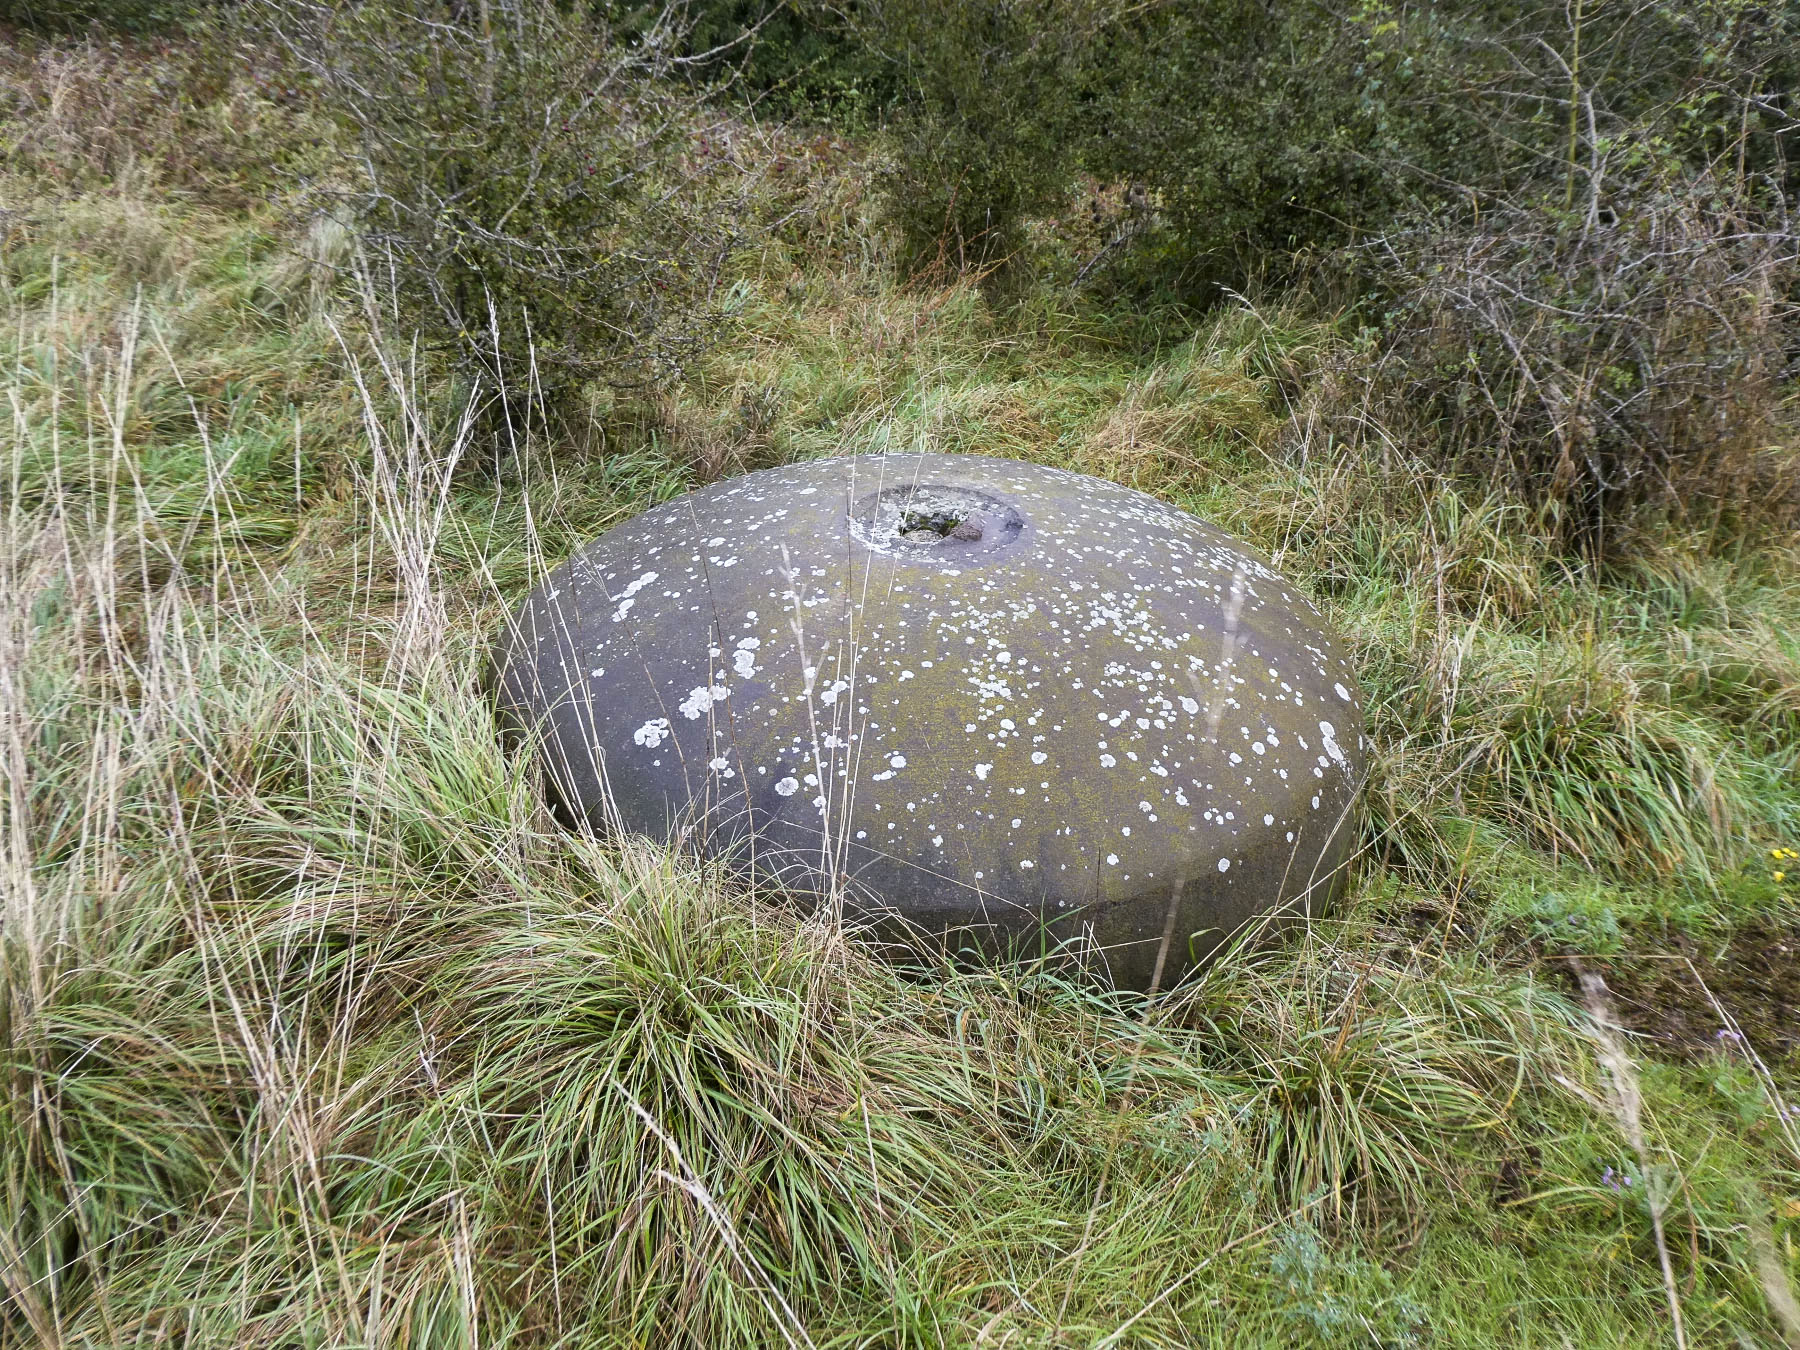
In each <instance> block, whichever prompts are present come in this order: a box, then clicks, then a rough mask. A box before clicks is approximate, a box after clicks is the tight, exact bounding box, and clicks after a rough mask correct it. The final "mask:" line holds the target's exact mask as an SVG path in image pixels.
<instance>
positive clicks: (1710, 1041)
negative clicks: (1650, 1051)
mask: <svg viewBox="0 0 1800 1350" xmlns="http://www.w3.org/2000/svg"><path fill="white" fill-rule="evenodd" d="M1690 962H1692V967H1691V968H1690V966H1689V963H1690ZM1548 964H1549V965H1550V966H1551V967H1552V968H1554V969H1555V970H1557V971H1558V972H1559V974H1560V977H1561V978H1562V979H1563V980H1564V981H1566V983H1567V986H1568V988H1569V990H1570V992H1571V993H1572V994H1574V995H1575V996H1576V997H1579V996H1580V986H1579V982H1578V981H1579V971H1580V970H1582V969H1587V970H1592V971H1595V972H1597V973H1599V974H1600V975H1601V976H1602V977H1603V978H1604V979H1605V980H1606V984H1607V987H1608V988H1609V989H1610V990H1611V991H1612V996H1613V1006H1614V1009H1615V1010H1616V1012H1617V1014H1618V1017H1619V1020H1620V1022H1622V1023H1623V1024H1624V1025H1625V1027H1626V1028H1627V1029H1628V1030H1630V1031H1632V1032H1634V1033H1636V1034H1637V1035H1639V1036H1642V1037H1643V1038H1644V1039H1645V1040H1647V1041H1649V1042H1650V1043H1651V1044H1652V1045H1654V1046H1655V1047H1656V1048H1657V1049H1659V1050H1661V1051H1663V1052H1665V1053H1668V1054H1673V1055H1678V1056H1682V1057H1690V1056H1693V1055H1695V1054H1698V1053H1699V1052H1701V1051H1703V1050H1712V1049H1716V1048H1717V1047H1718V1044H1719V1041H1720V1035H1719V1033H1720V1032H1721V1031H1723V1030H1726V1026H1725V1023H1724V1021H1723V1019H1721V1018H1720V1016H1719V1013H1718V1011H1717V1010H1716V1009H1715V1008H1714V1007H1713V1004H1712V1000H1711V999H1709V998H1708V997H1707V990H1711V991H1712V995H1713V997H1714V998H1716V999H1718V1001H1719V1002H1720V1003H1721V1004H1722V1005H1723V1006H1724V1008H1725V1010H1726V1011H1727V1012H1728V1013H1730V1014H1731V1016H1732V1017H1733V1018H1735V1019H1736V1021H1737V1026H1738V1029H1739V1030H1740V1031H1742V1032H1743V1034H1744V1036H1745V1037H1746V1038H1747V1039H1748V1040H1749V1042H1750V1044H1751V1045H1752V1046H1754V1047H1755V1048H1756V1050H1757V1052H1758V1053H1759V1054H1761V1055H1762V1056H1763V1057H1764V1058H1765V1059H1767V1060H1769V1061H1771V1062H1774V1061H1777V1060H1786V1059H1789V1058H1790V1057H1794V1056H1797V1055H1800V926H1791V925H1781V924H1775V923H1769V922H1758V923H1753V924H1747V925H1745V926H1744V927H1743V928H1740V929H1739V930H1738V931H1737V932H1736V933H1734V934H1733V935H1732V937H1731V939H1730V941H1729V942H1726V943H1723V944H1721V943H1719V942H1716V941H1715V942H1712V943H1701V942H1698V941H1696V940H1694V939H1693V938H1689V937H1686V936H1677V937H1675V938H1674V940H1673V941H1672V943H1671V944H1670V946H1669V948H1668V949H1667V950H1665V951H1661V952H1653V953H1651V952H1645V953H1637V954H1633V955H1627V956H1613V957H1604V958H1602V957H1591V956H1589V957H1581V958H1580V959H1579V960H1576V959H1569V958H1565V959H1552V960H1551V961H1550V962H1549V963H1548ZM1696 972H1697V973H1698V975H1699V979H1695V974H1696ZM1702 984H1704V986H1705V987H1704V988H1702V987H1701V986H1702Z"/></svg>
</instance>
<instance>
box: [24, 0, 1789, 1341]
mask: <svg viewBox="0 0 1800 1350" xmlns="http://www.w3.org/2000/svg"><path fill="white" fill-rule="evenodd" d="M0 23H4V24H5V25H6V26H5V27H4V28H0V38H3V39H4V40H3V41H0V98H3V99H4V104H3V105H0V306H3V307H4V311H5V314H6V318H7V321H8V323H7V335H6V338H5V359H4V364H3V368H0V388H3V389H4V393H5V411H4V417H5V433H4V439H3V440H0V444H3V445H4V456H5V458H4V465H3V468H4V473H3V474H0V508H3V510H0V762H3V764H4V775H5V784H6V792H5V794H4V796H3V797H0V898H3V900H4V906H5V908H4V918H3V923H4V928H3V931H0V954H3V961H0V986H3V988H0V994H3V997H0V1079H3V1081H4V1085H5V1092H4V1096H3V1098H0V1103H3V1104H0V1110H3V1111H4V1113H5V1118H4V1121H0V1343H4V1344H8V1345H11V1344H17V1345H21V1346H25V1345H70V1346H77V1345H94V1346H101V1345H105V1346H113V1345H127V1344H140V1343H141V1344H164V1345H184V1346H201V1345H207V1346H210V1345H271V1346H275V1345H279V1346H297V1345H320V1346H324V1345H333V1346H339V1345H367V1346H376V1345H381V1346H390V1345H391V1346H425V1345H431V1346H437V1345H444V1346H465V1345H466V1346H474V1345H478V1344H481V1345H488V1344H503V1345H516V1346H538V1345H544V1346H575V1345H597V1346H598V1345H657V1346H660V1345H694V1346H705V1347H717V1346H724V1345H757V1346H761V1345H773V1344H786V1345H790V1346H800V1345H816V1346H825V1345H844V1346H851V1345H855V1346H868V1345H951V1344H953V1345H969V1346H983V1347H987V1346H992V1347H1001V1346H1011V1347H1024V1346H1050V1345H1069V1346H1107V1347H1112V1346H1126V1345H1133V1346H1137V1345H1141V1346H1163V1345H1188V1344H1221V1345H1232V1346H1238V1345H1253V1344H1270V1345H1291V1344H1297V1343H1298V1344H1305V1343H1320V1344H1329V1345H1340V1344H1343V1345H1350V1344H1375V1345H1384V1346H1407V1345H1420V1346H1423V1345H1469V1346H1488V1345H1496V1344H1520V1345H1546V1346H1563V1345H1584V1346H1585V1345H1634V1346H1635V1345H1644V1344H1655V1343H1669V1344H1682V1345H1731V1346H1741V1345H1754V1346H1775V1345H1782V1344H1788V1345H1800V1302H1797V1301H1796V1295H1795V1289H1796V1282H1797V1281H1800V1251H1797V1250H1796V1243H1797V1242H1800V1104H1797V1103H1800V533H1797V529H1800V474H1797V472H1796V470H1797V468H1800V462H1797V461H1800V430H1797V414H1800V408H1797V406H1796V397H1795V396H1796V373H1797V372H1796V362H1797V361H1800V317H1797V315H1796V308H1795V304H1796V300H1797V299H1800V291H1797V285H1800V270H1797V269H1800V248H1797V244H1800V239H1797V236H1796V231H1795V228H1794V224H1793V221H1792V212H1793V209H1794V207H1795V205H1796V191H1797V190H1800V180H1797V179H1796V175H1795V170H1794V167H1793V165H1792V161H1791V157H1792V155H1793V154H1794V151H1795V148H1796V144H1797V141H1796V138H1795V130H1796V115H1797V112H1800V109H1797V106H1796V96H1797V92H1800V7H1797V6H1796V5H1794V4H1793V3H1773V4H1751V3H1743V2H1742V0H1701V2H1700V3H1682V4H1659V3H1637V4H1631V5H1627V4H1621V3H1618V0H1570V3H1567V4H1564V3H1561V0H1558V3H1555V4H1548V3H1538V2H1537V0H1523V2H1522V3H1503V2H1502V0H1444V2H1443V3H1437V4H1386V3H1378V2H1376V0H1369V2H1368V3H1363V4H1360V5H1355V6H1351V5H1344V6H1337V7H1329V6H1323V5H1311V4H1293V5H1262V4H1256V3H1249V2H1248V0H1196V3H1191V4H1179V5H1178V4H1151V5H1143V4H1119V3H1112V2H1111V0H947V2H945V0H934V2H929V3H928V2H927V0H861V2H860V3H853V4H838V5H826V4H815V3H812V0H796V3H793V4H789V5H784V6H777V7H772V8H765V7H764V6H762V5H760V4H755V3H750V2H749V0H732V2H731V3H717V4H709V5H701V4H695V5H693V6H689V7H681V6H673V7H669V8H663V9H655V8H649V9H638V8H633V7H629V6H624V5H614V4H608V3H603V2H602V0H581V2H579V3H576V2H573V0H565V2H563V3H556V2H553V0H243V2H242V3H235V4H233V3H223V2H221V3H218V4H212V5H196V4H192V3H188V2H187V0H113V2H112V3H99V2H98V0H4V3H0ZM889 449H901V450H917V449H930V450H967V451H978V452H981V453H987V454H1001V455H1012V456H1018V457H1021V458H1030V459H1033V460H1038V461H1042V462H1049V463H1055V464H1059V465H1065V466H1069V467H1074V468H1078V469H1081V470H1084V471H1086V472H1090V473H1097V474H1102V475H1105V476H1108V477H1111V478H1115V479H1118V480H1120V481H1123V482H1128V483H1132V484H1134V485H1136V486H1138V487H1141V488H1143V489H1145V490H1147V491H1151V492H1154V493H1156V494H1158V495H1160V496H1162V497H1164V498H1166V499H1168V500H1171V501H1174V502H1177V503H1179V504H1181V505H1182V506H1184V507H1186V508H1188V509H1191V510H1193V511H1195V512H1197V513H1199V514H1202V515H1205V516H1207V517H1209V518H1212V519H1215V520H1217V521H1219V522H1221V523H1222V524H1224V525H1226V526H1227V527H1228V528H1230V529H1232V530H1234V531H1235V532H1237V533H1239V534H1240V535H1242V536H1244V537H1246V538H1248V539H1250V540H1251V541H1253V542H1254V543H1255V544H1256V545H1257V546H1258V547H1260V548H1261V549H1263V550H1264V551H1265V552H1266V553H1267V554H1269V556H1271V557H1272V558H1273V559H1274V560H1275V561H1276V562H1277V563H1278V565H1279V566H1281V567H1282V568H1283V569H1284V570H1285V571H1286V572H1287V573H1288V574H1289V575H1290V576H1292V577H1293V578H1294V579H1295V580H1296V581H1297V582H1298V583H1300V584H1301V585H1303V586H1305V587H1306V588H1307V589H1308V591H1309V592H1310V593H1311V594H1312V595H1313V596H1314V598H1315V599H1316V600H1317V601H1318V603H1319V604H1320V605H1321V606H1323V607H1324V608H1326V609H1327V610H1328V611H1329V612H1330V614H1331V616H1332V618H1333V620H1334V621H1335V622H1336V623H1337V624H1338V625H1340V626H1341V628H1342V629H1343V631H1344V632H1345V634H1346V635H1347V637H1348V639H1349V641H1350V642H1351V644H1352V645H1353V647H1354V649H1355V651H1356V655H1357V660H1358V664H1359V670H1360V674H1361V678H1362V681H1363V684H1364V687H1365V689H1366V690H1367V692H1368V695H1369V699H1370V713H1371V719H1372V723H1373V731H1374V734H1375V736H1376V739H1377V746H1378V750H1377V760H1376V767H1375V773H1374V776H1373V779H1372V781H1371V782H1370V785H1369V789H1368V803H1369V811H1368V819H1367V822H1366V827H1365V834H1366V839H1365V842H1366V845H1367V847H1366V849H1365V851H1364V855H1363V857H1362V859H1361V861H1360V862H1359V864H1358V870H1357V875H1356V879H1355V884H1354V886H1353V889H1352V895H1351V897H1350V899H1349V901H1348V902H1347V903H1346V905H1345V907H1344V909H1343V912H1342V913H1341V914H1340V915H1338V916H1336V917H1334V918H1333V919H1332V920H1330V921H1328V922H1320V923H1317V924H1314V925H1313V926H1312V927H1311V928H1310V929H1309V930H1308V931H1306V932H1305V933H1303V934H1300V935H1297V936H1294V937H1293V938H1291V939H1284V940H1282V941H1281V942H1278V943H1273V944H1270V945H1266V946H1262V947H1254V948H1247V949H1245V950H1243V951H1240V952H1237V953H1234V954H1233V955H1232V956H1231V957H1230V958H1228V959H1225V960H1222V961H1220V962H1218V963H1216V964H1215V965H1213V966H1212V967H1211V968H1209V969H1208V970H1207V971H1205V972H1203V973H1202V974H1200V975H1198V976H1196V977H1195V978H1193V979H1192V980H1191V981H1190V982H1189V983H1188V984H1187V985H1185V986H1184V987H1182V988H1180V989H1177V990H1174V991H1171V992H1169V993H1167V994H1165V995H1163V996H1162V997H1160V998H1158V999H1156V1000H1154V1001H1152V1002H1148V1003H1146V1002H1144V1001H1142V1000H1133V999H1127V998H1113V997H1108V996H1104V995H1102V994H1100V993H1097V992H1095V991H1092V990H1088V989H1085V988H1080V987H1074V986H1071V985H1069V984H1067V983H1066V982H1064V981H1063V980H1062V979H1061V978H1059V976H1058V975H1057V974H1056V972H1055V971H1054V970H1051V969H1040V968H1007V969H1001V970H992V969H968V970H957V969H945V970H942V971H935V972H929V973H928V977H927V978H919V974H918V972H900V971H895V970H893V969H891V968H888V967H886V966H883V965H881V964H879V963H877V962H874V961H872V960H871V959H869V957H868V956H867V955H866V954H865V953H864V952H862V951H861V950H860V949H859V948H858V946H857V944H856V942H855V940H854V937H853V936H846V935H845V934H843V933H841V932H837V931H833V930H832V929H830V928H829V926H827V925H826V924H824V923H823V922H821V921H818V920H808V919H805V918H804V917H802V916H800V915H798V914H797V913H795V912H794V910H793V909H791V908H790V907H788V906H787V905H785V904H784V903H783V901H782V897H781V896H779V895H776V894H772V893H771V894H763V893H751V892H749V891H747V890H746V889H745V887H744V884H743V883H742V882H741V881H740V880H737V879H734V878H731V877H728V876H723V875H719V874H715V873H713V872H711V871H709V870H708V869H707V868H705V867H704V866H702V865H700V864H698V863H696V862H695V861H694V860H692V859H689V858H684V857H681V856H676V855H672V854H671V853H670V852H669V851H668V850H666V849H664V848H661V847H659V846H654V845H652V844H650V843H648V842H646V841H642V840H603V839H594V838H589V837H584V836H577V835H570V834H567V833H564V832H563V831H561V830H560V829H558V828H557V827H556V826H555V824H554V823H553V822H552V821H551V820H550V819H549V818H548V817H547V815H546V814H545V812H544V811H543V809H542V807H541V805H540V804H539V802H538V800H537V798H536V795H535V790H534V784H533V781H532V778H531V774H530V769H529V765H527V764H525V763H522V762H518V761H515V760H511V759H509V758H508V757H507V756H506V755H505V754H504V753H503V751H502V749H501V747H500V746H499V745H498V744H497V743H496V740H495V736H494V731H493V725H492V720H491V717H490V716H489V712H488V709H487V708H486V706H485V704H484V702H483V700H482V698H481V696H480V694H479V689H478V685H479V679H478V674H479V668H480V664H481V660H482V656H483V654H484V644H485V641H486V639H487V636H488V635H489V634H490V633H491V632H492V631H493V630H494V628H495V627H496V625H497V624H498V623H499V621H500V618H501V616H502V615H503V614H504V612H505V611H506V609H507V607H508V606H509V605H510V604H512V603H515V602H516V601H517V599H518V598H519V597H520V596H521V595H522V593H523V592H524V590H525V589H527V588H528V587H529V586H530V585H531V583H532V582H533V580H534V579H536V578H537V577H539V576H541V575H542V574H543V572H544V570H545V569H546V568H548V567H550V566H553V565H555V563H557V562H558V561H560V559H561V558H563V557H564V556H566V555H567V554H568V553H569V552H570V551H571V550H572V549H573V548H574V547H575V546H577V545H578V544H579V543H580V542H582V541H584V540H586V539H587V538H590V537H592V536H593V535H594V534H595V533H597V532H598V531H600V530H602V529H604V528H606V527H607V526H608V525H610V524H612V523H615V522H616V521H618V520H621V519H624V518H625V517H627V516H629V515H631V514H633V513H635V512H637V511H639V510H641V509H642V508H643V507H644V506H646V505H648V504H650V503H652V502H654V501H658V500H662V499H666V498H667V497H669V496H672V495H674V494H676V493H679V492H681V491H683V490H685V489H687V488H689V487H691V486H694V485H695V484H698V483H702V482H706V481H710V480H712V479H716V478H718V477H721V476H724V475H728V474H732V473H736V472H740V471H743V470H745V469H751V468H756V467H762V466H766V465H771V464H777V463H783V462H789V461H792V460H796V459H804V458H807V457H812V456H818V455H823V454H830V453H841V452H844V451H860V452H880V451H884V450H889Z"/></svg>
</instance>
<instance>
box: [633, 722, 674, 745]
mask: <svg viewBox="0 0 1800 1350" xmlns="http://www.w3.org/2000/svg"><path fill="white" fill-rule="evenodd" d="M668 735H669V719H668V718H666V717H653V718H651V719H650V720H649V721H648V722H646V723H644V725H643V726H641V727H639V728H638V729H637V730H636V731H634V732H632V733H631V739H632V740H634V741H636V742H637V743H638V744H639V745H641V746H643V747H644V748H645V749H647V750H654V749H656V747H657V746H659V745H661V744H662V743H663V739H664V738H665V737H666V736H668Z"/></svg>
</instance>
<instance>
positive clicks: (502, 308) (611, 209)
mask: <svg viewBox="0 0 1800 1350" xmlns="http://www.w3.org/2000/svg"><path fill="white" fill-rule="evenodd" d="M261 14H262V17H263V19H264V21H265V22H266V23H267V25H268V26H269V27H270V28H271V30H272V31H273V32H274V33H275V35H276V36H277V37H278V39H279V40H280V41H281V42H282V44H283V45H284V46H285V48H286V49H287V51H288V52H290V53H291V54H292V56H293V58H294V59H295V60H296V61H297V62H298V63H299V64H300V65H301V66H302V67H303V68H304V69H305V70H306V72H307V73H308V75H309V76H310V78H311V80H312V81H313V82H314V84H315V85H316V87H317V89H318V91H319V93H320V95H321V97H322V99H323V102H324V105H325V106H326V107H327V108H328V109H329V110H330V112H331V113H332V115H333V116H334V117H335V118H336V119H337V120H338V121H339V122H340V123H342V124H343V126H344V127H345V128H346V130H348V131H349V132H351V133H352V134H353V135H354V136H355V137H356V138H357V140H358V142H359V145H360V158H361V161H362V170H363V175H362V177H363V181H362V183H361V184H360V185H359V186H358V187H357V188H355V189H354V190H352V191H351V193H350V194H349V195H350V196H351V198H352V205H353V206H354V208H355V212H356V215H357V217H358V219H359V220H360V222H361V225H362V228H363V231H364V238H365V242H366V245H367V250H368V253H369V255H370V257H371V258H372V260H373V262H374V266H375V268H376V270H377V272H378V273H379V274H380V275H381V277H382V279H383V281H384V283H387V282H391V285H392V289H393V291H394V293H395V295H396V296H397V299H398V303H399V306H400V309H401V319H402V322H403V324H405V325H407V326H409V327H412V328H416V329H418V330H419V331H420V332H422V333H423V334H424V336H425V338H426V340H427V342H428V343H429V344H431V345H433V346H435V347H437V348H440V349H443V350H444V351H446V352H448V353H449V354H450V355H451V356H452V357H453V358H454V360H455V361H456V363H457V364H458V365H459V366H460V367H461V368H462V369H463V371H464V372H465V373H466V374H468V375H470V376H472V377H475V378H477V379H479V380H482V381H485V382H486V383H487V384H488V385H489V386H490V387H495V388H511V389H514V390H519V389H524V388H528V387H531V388H534V390H535V391H541V392H543V393H547V394H549V395H551V396H553V397H554V396H559V395H565V394H569V393H572V392H573V391H575V390H577V389H579V387H580V386H582V385H583V384H584V383H585V382H588V381H592V380H595V379H601V380H605V381H607V382H609V383H613V384H618V385H630V384H644V383H651V382H655V381H657V380H660V379H663V378H665V377H667V376H669V375H671V374H673V373H674V372H677V371H679V370H680V369H681V368H682V367H683V366H684V364H685V363H686V362H687V361H688V360H689V359H690V358H691V357H692V355H693V354H694V352H695V351H696V349H697V348H698V347H699V345H700V344H701V342H702V340H703V339H704V337H705V335H706V332H707V329H708V326H709V320H710V317H711V303H710V302H711V298H712V294H713V289H714V286H715V283H716V282H717V279H718V276H719V272H720V269H721V267H722V266H723V265H724V263H725V261H726V259H727V258H728V256H729V255H730V253H731V251H732V249H733V247H734V245H735V244H736V242H737V239H738V226H739V219H740V214H741V210H742V205H743V203H742V200H741V198H735V197H733V196H732V194H731V192H730V191H729V190H728V189H726V188H722V187H721V182H722V180H723V175H722V174H721V173H720V172H719V171H720V170H721V169H722V168H723V167H725V166H726V165H727V164H728V163H729V154H730V152H729V138H728V137H726V136H724V135H723V134H721V130H720V128H719V126H718V125H717V124H716V122H714V121H712V120H711V119H709V116H708V114H707V112H706V108H705V105H704V103H703V102H702V100H701V99H700V98H699V97H698V96H697V95H696V94H694V93H693V91H692V90H691V89H690V88H688V87H686V86H684V85H682V84H680V83H678V82H676V81H674V80H672V79H669V78H667V77H668V76H669V75H670V73H671V72H672V71H673V70H674V69H675V66H676V63H677V61H678V60H679V59H680V52H681V49H682V47H681V44H682V41H683V37H684V30H683V29H682V27H681V26H680V23H679V22H678V21H677V20H676V19H674V18H671V17H670V16H669V15H668V14H665V15H664V16H662V17H661V18H659V19H657V20H655V21H654V22H650V23H648V24H640V25H638V26H636V27H634V28H630V29H619V30H615V29H613V28H611V27H609V26H608V25H607V24H606V23H605V22H604V21H602V20H601V19H599V18H595V17H591V16H590V12H589V11H587V10H585V9H581V10H575V9H571V8H569V7H566V6H561V5H558V4H556V3H554V0H490V3H487V4H483V5H480V6H472V5H458V4H440V3H435V2H434V0H342V2H341V3H315V0H263V3H262V4H261Z"/></svg>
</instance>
